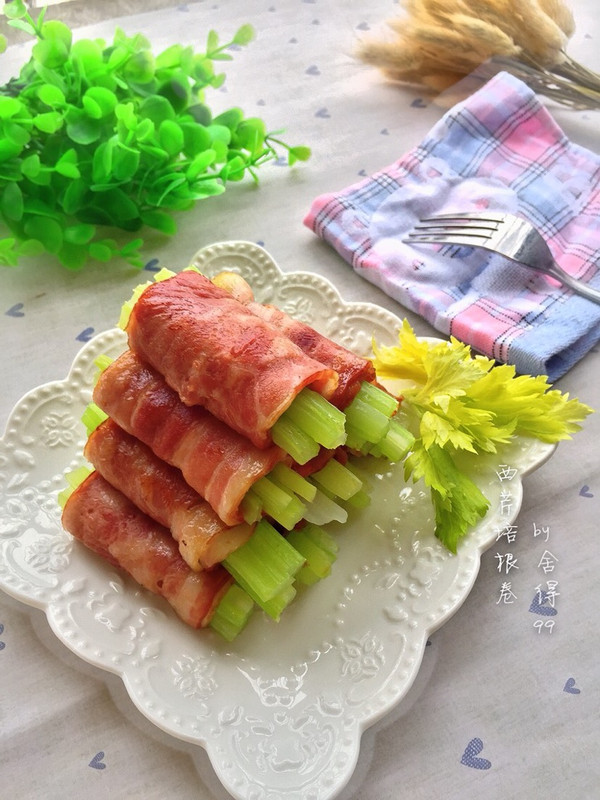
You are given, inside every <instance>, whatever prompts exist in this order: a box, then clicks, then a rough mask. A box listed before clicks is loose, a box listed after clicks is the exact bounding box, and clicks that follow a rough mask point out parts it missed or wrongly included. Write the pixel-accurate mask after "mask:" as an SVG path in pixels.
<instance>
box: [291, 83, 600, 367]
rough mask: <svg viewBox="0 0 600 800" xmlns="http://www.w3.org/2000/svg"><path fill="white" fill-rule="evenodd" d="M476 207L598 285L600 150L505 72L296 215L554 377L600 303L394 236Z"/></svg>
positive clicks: (498, 265) (441, 323) (462, 335)
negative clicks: (378, 166)
mask: <svg viewBox="0 0 600 800" xmlns="http://www.w3.org/2000/svg"><path fill="white" fill-rule="evenodd" d="M484 210H489V211H506V212H510V213H513V214H517V215H519V216H521V217H524V218H525V219H528V220H529V221H530V222H532V223H533V224H534V225H535V226H536V227H537V228H538V229H539V230H540V232H541V233H542V235H543V236H544V238H545V239H546V241H547V242H548V244H549V246H550V249H551V250H552V252H553V255H554V257H555V258H556V260H557V261H558V263H559V264H560V265H561V266H562V267H563V268H564V269H565V270H566V271H567V272H569V273H571V274H572V275H573V276H574V277H576V278H580V279H582V280H584V281H586V282H588V283H590V284H592V285H596V286H599V287H600V275H599V274H598V273H599V271H600V156H598V155H597V154H595V153H593V152H591V151H590V150H587V149H585V148H583V147H580V146H578V145H576V144H574V143H573V142H571V141H569V139H568V138H567V136H566V135H565V134H564V132H563V131H562V130H561V129H560V128H559V126H558V125H557V124H556V122H555V121H554V119H553V118H552V117H551V115H550V114H549V112H548V111H547V110H546V109H545V108H544V107H543V106H542V105H541V103H540V101H539V100H538V98H537V97H536V95H535V94H534V93H533V92H532V91H531V90H530V89H529V88H528V87H527V86H526V85H525V84H524V83H523V82H521V81H520V80H518V79H517V78H515V77H513V76H512V75H509V74H508V73H505V72H502V73H499V74H498V75H496V76H495V77H494V78H492V79H491V80H490V81H488V83H486V84H485V85H484V86H483V87H481V88H480V89H478V90H477V91H476V92H475V93H474V94H472V95H471V96H470V97H468V98H467V99H466V100H464V101H462V102H461V103H458V104H457V105H456V106H454V107H453V108H452V109H450V110H449V111H448V112H446V114H445V115H444V116H443V118H442V119H441V120H440V121H439V122H438V123H437V124H436V125H435V126H434V127H433V128H432V130H431V131H430V132H429V134H428V135H427V136H426V138H425V139H424V141H423V142H422V143H421V144H420V145H418V146H417V147H415V148H414V149H412V150H411V151H410V152H408V153H407V154H406V155H404V156H402V158H400V159H399V160H398V161H396V162H395V163H393V164H391V165H390V166H389V167H387V168H385V169H382V170H381V171H380V172H377V173H375V174H374V175H372V176H370V177H368V178H366V179H365V180H362V181H360V182H359V183H356V184H354V185H352V186H350V187H348V188H346V189H343V190H342V191H339V192H334V193H331V194H325V195H322V196H320V197H318V198H316V199H315V201H314V202H313V204H312V207H311V209H310V211H309V213H308V215H307V216H306V219H305V220H304V222H305V224H306V225H307V226H308V227H309V228H311V229H312V230H313V231H314V232H315V233H316V234H317V235H318V236H321V237H322V238H323V239H324V240H325V241H327V242H328V243H329V244H331V245H332V246H333V247H334V248H335V249H336V250H337V251H338V252H339V253H340V255H341V256H342V257H343V258H344V259H345V260H346V261H347V262H348V263H349V264H350V265H352V267H353V268H354V269H355V270H356V272H357V273H358V274H359V275H362V276H363V277H364V278H366V279H367V280H369V281H371V282H372V283H374V284H376V285H377V286H379V287H380V288H381V289H383V291H384V292H386V293H387V294H388V295H390V296H391V297H393V298H394V299H396V300H397V301H398V302H400V303H401V304H402V305H403V306H405V307H406V308H408V309H410V310H412V311H414V312H416V313H417V314H419V315H421V316H422V317H424V318H425V319H426V320H427V321H428V322H429V323H431V324H432V325H433V326H434V327H435V328H436V329H437V330H439V331H441V332H442V333H443V334H445V335H452V336H455V337H456V338H457V339H459V340H461V341H463V342H465V343H466V344H469V345H471V346H472V347H473V348H474V349H475V350H477V351H479V352H481V353H484V354H485V355H487V356H489V357H490V358H493V359H495V360H496V361H500V362H503V363H510V364H514V365H515V367H516V369H517V371H518V372H520V373H529V374H535V375H547V376H548V378H549V379H550V380H551V381H554V380H556V379H557V378H559V377H560V376H561V375H563V374H564V373H565V372H567V370H568V369H570V368H571V367H572V366H573V365H574V364H575V363H576V362H577V361H578V360H579V359H580V358H581V357H582V356H583V355H585V354H586V353H587V352H588V351H589V350H590V349H591V348H592V347H593V346H594V345H595V344H596V343H597V342H598V340H599V339H600V305H597V304H595V303H593V302H591V301H590V300H587V299H584V298H582V297H578V296H576V295H574V294H573V293H572V292H571V291H570V290H567V289H566V288H565V287H563V286H559V285H558V284H557V283H556V282H555V281H552V280H551V279H549V278H547V277H546V276H543V275H541V274H538V273H536V272H534V271H532V270H529V269H527V268H525V267H522V266H520V265H517V264H514V263H512V262H510V261H508V260H507V259H505V258H503V257H501V256H498V255H496V254H493V253H488V252H486V251H484V250H478V249H474V248H465V247H463V248H457V247H456V246H454V247H452V248H449V247H447V246H446V247H442V248H439V247H432V246H431V245H427V246H422V245H421V246H420V245H410V246H409V245H408V244H405V243H403V242H402V238H403V237H404V235H405V234H406V233H407V232H408V231H410V230H411V229H412V227H413V226H414V225H415V224H416V222H417V220H418V219H419V218H420V217H423V216H427V215H431V214H442V213H448V212H456V211H484ZM451 256H452V257H451Z"/></svg>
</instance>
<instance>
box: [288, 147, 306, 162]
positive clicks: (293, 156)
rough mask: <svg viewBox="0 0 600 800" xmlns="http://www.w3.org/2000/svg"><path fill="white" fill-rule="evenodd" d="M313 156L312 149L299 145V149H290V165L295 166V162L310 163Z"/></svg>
mask: <svg viewBox="0 0 600 800" xmlns="http://www.w3.org/2000/svg"><path fill="white" fill-rule="evenodd" d="M310 156H311V149H310V147H304V146H302V145H298V146H297V147H290V149H289V151H288V159H289V163H290V164H293V163H294V162H295V161H308V159H309V158H310Z"/></svg>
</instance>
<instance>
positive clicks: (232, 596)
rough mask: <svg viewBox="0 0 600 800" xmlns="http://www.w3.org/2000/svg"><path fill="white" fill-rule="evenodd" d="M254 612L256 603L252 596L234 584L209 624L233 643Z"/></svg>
mask: <svg viewBox="0 0 600 800" xmlns="http://www.w3.org/2000/svg"><path fill="white" fill-rule="evenodd" d="M253 611H254V601H253V600H252V598H251V597H250V595H249V594H248V593H247V592H245V591H244V590H243V589H242V587H241V586H238V585H237V584H236V583H233V584H231V586H230V587H229V589H228V590H227V592H226V593H225V594H224V595H223V597H222V598H221V601H220V602H219V604H218V606H217V607H216V609H215V610H214V613H213V615H212V619H211V621H210V623H209V624H210V627H211V628H212V629H213V630H215V631H216V632H217V633H218V634H220V635H221V636H222V637H223V638H224V639H226V640H227V641H228V642H232V641H233V640H234V639H235V637H236V636H237V635H238V634H239V633H240V632H241V631H242V630H243V629H244V628H245V627H246V625H247V624H248V621H249V619H250V617H251V616H252V612H253Z"/></svg>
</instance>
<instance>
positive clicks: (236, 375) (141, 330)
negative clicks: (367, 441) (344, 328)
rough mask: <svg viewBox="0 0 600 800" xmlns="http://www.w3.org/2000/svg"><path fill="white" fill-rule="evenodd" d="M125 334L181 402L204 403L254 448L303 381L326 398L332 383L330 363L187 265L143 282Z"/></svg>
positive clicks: (263, 443) (261, 442)
mask: <svg viewBox="0 0 600 800" xmlns="http://www.w3.org/2000/svg"><path fill="white" fill-rule="evenodd" d="M127 335H128V339H129V346H130V347H131V349H132V350H134V351H135V352H137V353H138V355H139V356H140V357H141V358H143V359H144V360H145V361H146V362H147V363H148V364H150V365H151V366H153V367H154V368H155V369H156V370H158V372H160V373H161V374H162V375H163V376H164V377H165V380H166V382H167V383H168V384H169V386H171V388H173V389H174V390H175V391H176V392H177V393H178V394H179V396H180V398H181V399H182V401H183V402H184V403H185V404H186V405H189V406H193V405H196V404H198V405H201V406H203V407H204V408H206V409H208V410H209V411H210V412H211V413H212V414H214V415H215V416H216V417H218V418H219V419H220V420H222V421H223V422H225V423H226V424H227V425H229V426H230V427H231V428H233V429H234V430H236V431H238V432H239V433H241V434H243V435H244V436H246V437H247V438H249V439H250V441H251V442H252V443H253V444H254V445H256V447H267V446H268V445H269V444H270V442H271V438H270V433H269V431H270V429H271V428H272V426H273V425H274V423H275V422H276V421H277V419H278V418H279V417H280V416H281V414H282V413H283V412H284V411H285V410H286V409H287V408H288V407H289V406H290V405H291V403H292V402H293V400H294V398H295V397H296V395H297V394H298V393H299V392H300V391H301V390H302V389H303V388H304V387H310V388H311V389H314V390H315V391H317V392H319V393H320V394H322V395H323V396H324V397H326V398H327V399H328V398H329V397H331V395H332V394H333V393H334V392H335V390H336V387H337V385H338V380H339V378H338V375H337V373H336V371H335V370H334V369H332V368H331V367H327V366H325V365H324V364H323V363H321V362H319V361H317V360H315V359H314V358H312V357H311V356H309V355H307V354H306V353H305V352H304V351H303V350H302V349H300V347H298V346H297V345H296V344H294V342H293V341H292V340H291V339H290V338H289V337H288V336H286V335H284V334H283V333H282V332H281V331H280V330H278V328H277V327H276V326H275V325H273V324H271V323H270V322H268V321H266V320H264V319H261V318H260V317H258V316H257V315H256V314H254V313H252V311H251V310H250V309H248V308H247V307H246V306H245V305H244V304H243V303H241V302H239V301H238V300H236V299H235V298H234V297H233V296H232V295H231V294H230V293H229V292H227V291H226V290H224V289H221V288H220V287H218V286H216V285H215V284H214V283H212V282H211V281H210V280H209V279H208V278H206V277H205V276H203V275H200V274H199V273H197V272H193V271H183V272H180V273H179V274H177V275H174V276H173V277H171V278H168V279H167V280H164V281H157V282H156V283H153V284H151V285H150V286H148V287H147V288H146V289H145V290H144V291H143V292H142V294H141V296H140V297H139V299H138V300H137V302H136V303H135V306H134V307H133V310H132V312H131V315H130V318H129V322H128V324H127Z"/></svg>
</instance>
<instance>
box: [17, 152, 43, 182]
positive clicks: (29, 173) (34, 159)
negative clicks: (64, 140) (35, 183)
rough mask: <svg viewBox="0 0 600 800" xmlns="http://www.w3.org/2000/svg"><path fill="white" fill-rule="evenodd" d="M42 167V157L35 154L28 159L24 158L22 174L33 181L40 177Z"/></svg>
mask: <svg viewBox="0 0 600 800" xmlns="http://www.w3.org/2000/svg"><path fill="white" fill-rule="evenodd" d="M41 167H42V164H41V161H40V157H39V156H38V154H37V153H33V154H32V155H30V156H27V158H24V159H23V161H22V163H21V172H22V173H23V175H24V176H25V177H26V178H30V179H33V178H35V177H36V176H37V175H39V172H40V169H41Z"/></svg>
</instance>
